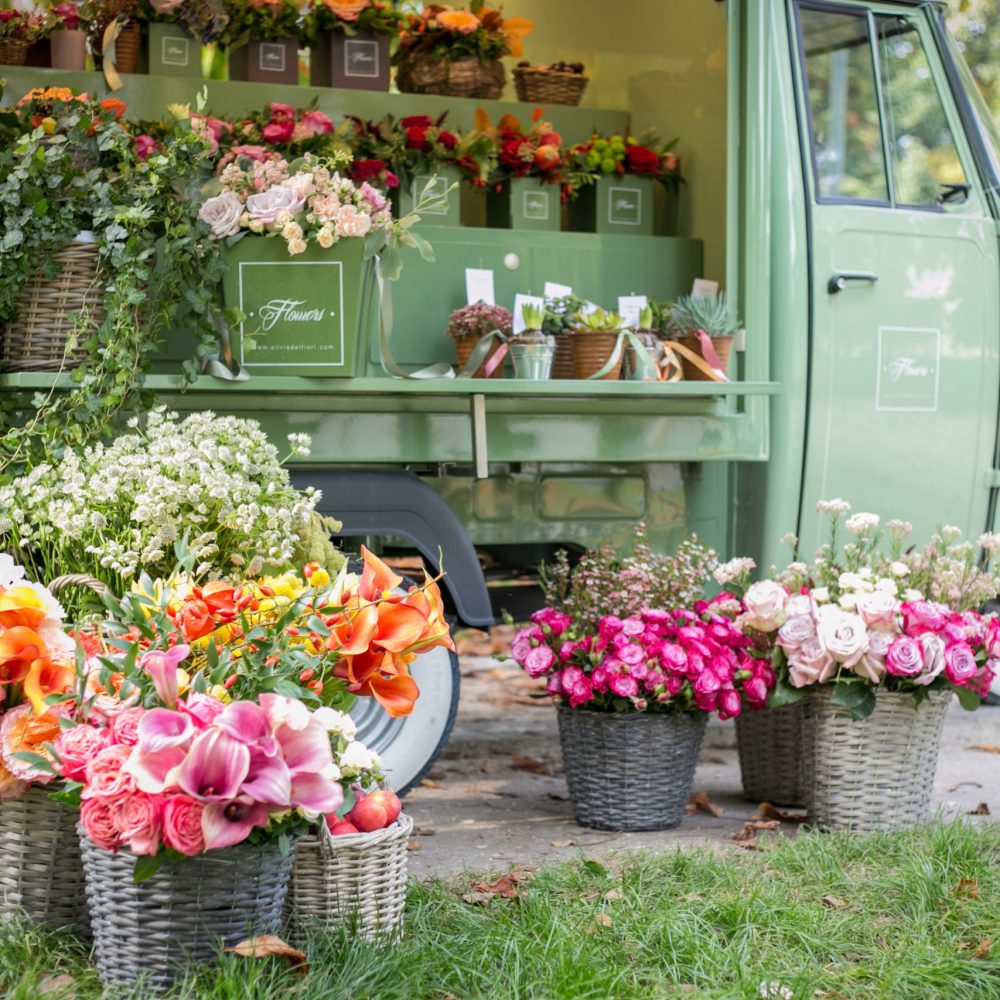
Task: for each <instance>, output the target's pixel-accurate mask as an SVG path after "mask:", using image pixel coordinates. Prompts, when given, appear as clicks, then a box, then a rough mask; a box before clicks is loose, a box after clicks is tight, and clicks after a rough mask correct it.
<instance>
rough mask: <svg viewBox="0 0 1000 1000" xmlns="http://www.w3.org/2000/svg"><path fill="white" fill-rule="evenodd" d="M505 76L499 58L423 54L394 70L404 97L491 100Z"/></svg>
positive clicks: (498, 90) (499, 89)
mask: <svg viewBox="0 0 1000 1000" xmlns="http://www.w3.org/2000/svg"><path fill="white" fill-rule="evenodd" d="M505 78H506V74H505V72H504V68H503V63H502V62H500V60H499V59H489V60H486V61H481V60H479V59H476V58H475V57H469V58H466V59H455V60H453V61H448V60H447V59H433V58H431V56H430V55H428V54H426V53H420V54H419V55H415V56H409V57H407V58H405V59H403V60H402V61H401V62H400V63H399V65H398V67H397V68H396V86H398V87H399V89H400V91H401V92H402V93H404V94H441V95H443V96H445V97H475V98H478V99H480V100H486V101H495V100H498V99H499V97H500V94H501V92H502V91H503V85H504V82H505Z"/></svg>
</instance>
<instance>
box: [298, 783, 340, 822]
mask: <svg viewBox="0 0 1000 1000" xmlns="http://www.w3.org/2000/svg"><path fill="white" fill-rule="evenodd" d="M343 802H344V789H343V788H341V787H340V785H339V784H338V783H337V782H336V781H333V780H332V779H330V778H324V777H323V775H322V774H295V775H292V793H291V803H292V805H293V806H295V807H296V808H301V809H305V810H307V811H309V812H311V813H317V814H319V813H331V812H334V811H335V810H336V809H339V808H340V807H341V805H343Z"/></svg>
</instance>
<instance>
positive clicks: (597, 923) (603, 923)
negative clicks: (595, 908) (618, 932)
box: [587, 913, 614, 934]
mask: <svg viewBox="0 0 1000 1000" xmlns="http://www.w3.org/2000/svg"><path fill="white" fill-rule="evenodd" d="M613 923H614V921H613V920H612V919H611V917H609V916H608V915H607V914H606V913H595V914H594V916H593V919H592V920H591V921H590V926H589V927H588V928H587V933H588V934H593V933H594V931H596V930H599V929H600V928H602V927H610V926H611V925H612V924H613Z"/></svg>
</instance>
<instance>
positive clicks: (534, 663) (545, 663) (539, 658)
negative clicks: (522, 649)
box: [524, 646, 556, 677]
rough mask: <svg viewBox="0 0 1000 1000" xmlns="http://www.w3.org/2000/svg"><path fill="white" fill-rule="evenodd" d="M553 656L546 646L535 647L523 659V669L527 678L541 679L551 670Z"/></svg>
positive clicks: (553, 661) (553, 660)
mask: <svg viewBox="0 0 1000 1000" xmlns="http://www.w3.org/2000/svg"><path fill="white" fill-rule="evenodd" d="M555 660H556V658H555V654H554V653H553V652H552V650H551V649H549V647H548V646H535V647H534V648H533V649H531V650H530V651H529V653H528V655H527V656H526V657H525V658H524V669H525V672H526V673H527V674H528V676H529V677H541V676H542V675H543V674H547V673H548V672H549V670H551V669H552V665H553V664H554V663H555Z"/></svg>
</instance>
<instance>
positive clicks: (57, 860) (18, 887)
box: [0, 785, 89, 934]
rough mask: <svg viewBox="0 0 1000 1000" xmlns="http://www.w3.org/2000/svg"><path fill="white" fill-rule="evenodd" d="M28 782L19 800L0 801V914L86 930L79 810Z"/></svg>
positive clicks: (43, 787)
mask: <svg viewBox="0 0 1000 1000" xmlns="http://www.w3.org/2000/svg"><path fill="white" fill-rule="evenodd" d="M49 791H51V789H49V788H47V787H46V786H44V785H31V786H29V788H28V790H27V791H26V792H25V793H24V795H22V796H21V797H20V798H18V799H5V800H4V801H2V802H0V916H3V917H4V918H5V919H8V920H9V919H10V918H12V917H13V916H14V915H15V914H18V913H24V914H27V916H28V918H29V919H30V920H31V921H32V922H34V923H45V924H48V925H49V926H50V927H66V928H71V929H73V930H75V931H77V932H78V933H83V934H86V933H87V931H88V929H89V922H88V919H87V897H86V894H85V893H84V888H83V868H82V867H81V864H80V844H79V841H78V839H77V835H76V822H77V819H78V815H79V814H78V811H77V810H75V809H71V808H69V807H67V806H65V805H63V804H62V803H59V802H54V801H53V800H52V799H51V798H49Z"/></svg>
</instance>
